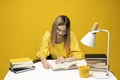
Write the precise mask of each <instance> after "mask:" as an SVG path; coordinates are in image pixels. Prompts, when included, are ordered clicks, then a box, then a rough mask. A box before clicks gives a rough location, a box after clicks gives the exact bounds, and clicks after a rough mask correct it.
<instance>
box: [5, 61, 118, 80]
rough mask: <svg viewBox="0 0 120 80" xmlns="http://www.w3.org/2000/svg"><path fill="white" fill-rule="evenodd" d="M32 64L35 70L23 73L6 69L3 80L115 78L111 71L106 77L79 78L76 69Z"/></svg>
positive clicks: (109, 79) (38, 63) (88, 79)
mask: <svg viewBox="0 0 120 80" xmlns="http://www.w3.org/2000/svg"><path fill="white" fill-rule="evenodd" d="M49 61H50V60H49ZM34 65H35V70H31V71H27V72H23V73H18V74H15V73H13V72H11V71H8V73H7V75H6V76H5V79H4V80H117V78H116V77H115V76H114V75H113V74H112V73H111V72H109V74H110V78H107V79H96V78H94V77H93V76H90V77H88V78H80V76H79V71H78V69H74V70H65V71H52V70H51V69H44V68H43V66H42V64H41V62H37V63H35V64H34Z"/></svg>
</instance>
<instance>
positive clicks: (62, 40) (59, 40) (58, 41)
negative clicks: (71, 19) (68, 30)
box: [56, 37, 64, 44]
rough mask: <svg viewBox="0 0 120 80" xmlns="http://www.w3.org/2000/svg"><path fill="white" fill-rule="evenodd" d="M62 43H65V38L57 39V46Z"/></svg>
mask: <svg viewBox="0 0 120 80" xmlns="http://www.w3.org/2000/svg"><path fill="white" fill-rule="evenodd" d="M61 42H64V38H63V37H61V38H57V39H56V44H59V43H61Z"/></svg>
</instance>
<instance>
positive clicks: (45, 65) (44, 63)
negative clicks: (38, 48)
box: [42, 61, 50, 69]
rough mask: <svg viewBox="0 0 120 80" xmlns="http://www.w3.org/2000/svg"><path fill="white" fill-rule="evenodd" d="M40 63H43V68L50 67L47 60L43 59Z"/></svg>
mask: <svg viewBox="0 0 120 80" xmlns="http://www.w3.org/2000/svg"><path fill="white" fill-rule="evenodd" d="M42 65H43V67H44V68H45V69H49V68H50V64H49V62H48V61H43V62H42Z"/></svg>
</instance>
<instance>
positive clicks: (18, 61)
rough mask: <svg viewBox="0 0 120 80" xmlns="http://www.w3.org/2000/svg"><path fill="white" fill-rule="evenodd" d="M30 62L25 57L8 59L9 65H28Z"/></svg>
mask: <svg viewBox="0 0 120 80" xmlns="http://www.w3.org/2000/svg"><path fill="white" fill-rule="evenodd" d="M31 61H32V60H31V59H30V58H29V57H25V58H16V59H10V60H9V62H10V63H11V64H19V63H25V64H26V63H29V62H31Z"/></svg>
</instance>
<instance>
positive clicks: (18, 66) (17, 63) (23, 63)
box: [9, 57, 35, 73]
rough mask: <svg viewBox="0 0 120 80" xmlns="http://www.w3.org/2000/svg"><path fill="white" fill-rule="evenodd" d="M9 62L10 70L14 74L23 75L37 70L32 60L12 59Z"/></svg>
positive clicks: (26, 58)
mask: <svg viewBox="0 0 120 80" xmlns="http://www.w3.org/2000/svg"><path fill="white" fill-rule="evenodd" d="M9 62H10V70H11V71H12V72H14V73H21V72H25V71H29V70H34V69H35V66H34V64H33V62H32V60H31V59H30V58H28V57H25V58H17V59H10V60H9Z"/></svg>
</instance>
